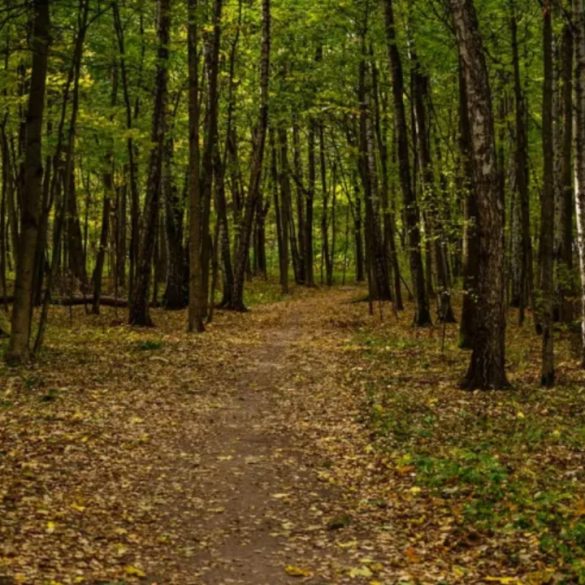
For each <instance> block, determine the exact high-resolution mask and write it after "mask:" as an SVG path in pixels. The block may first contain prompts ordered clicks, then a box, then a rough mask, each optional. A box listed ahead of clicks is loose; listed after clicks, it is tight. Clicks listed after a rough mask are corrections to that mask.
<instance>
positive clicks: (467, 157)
mask: <svg viewBox="0 0 585 585" xmlns="http://www.w3.org/2000/svg"><path fill="white" fill-rule="evenodd" d="M467 103H468V97H467V81H466V79H465V72H464V69H463V60H462V59H461V58H459V156H460V165H459V166H460V168H459V175H460V176H459V184H460V190H461V192H462V193H463V197H464V200H463V215H464V222H465V223H464V233H463V307H462V310H461V323H460V325H459V347H461V348H462V349H473V346H474V339H475V331H476V322H475V316H476V312H477V279H478V274H479V237H478V234H477V223H478V219H477V214H478V210H477V194H476V191H475V184H474V178H473V145H472V142H471V122H470V120H469V112H468V109H467Z"/></svg>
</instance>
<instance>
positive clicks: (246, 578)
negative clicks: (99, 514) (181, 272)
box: [151, 290, 369, 585]
mask: <svg viewBox="0 0 585 585" xmlns="http://www.w3.org/2000/svg"><path fill="white" fill-rule="evenodd" d="M351 292H353V294H355V291H350V294H348V291H347V290H346V291H338V292H337V293H335V294H333V295H331V294H330V295H328V296H327V297H326V298H323V296H322V295H320V294H319V293H313V294H312V295H311V296H306V297H304V298H302V299H300V300H295V301H289V302H284V303H278V304H275V305H271V306H262V307H258V308H256V309H255V310H254V311H253V312H252V313H250V314H248V315H246V319H248V327H247V335H248V336H249V338H250V339H253V340H254V341H253V343H250V344H245V345H244V346H243V347H239V348H234V349H235V350H236V351H237V353H236V355H237V358H236V365H235V366H234V367H233V368H231V369H224V370H223V371H221V372H219V373H218V378H216V380H215V381H216V383H220V385H221V386H222V387H223V388H224V389H227V392H226V393H224V394H223V398H222V403H221V406H220V407H219V408H218V409H217V410H216V414H215V415H214V416H213V417H212V418H210V419H208V424H209V426H208V429H207V432H206V433H205V440H204V444H202V445H198V452H199V453H200V460H199V465H198V468H197V473H196V475H195V477H194V481H193V490H194V491H195V492H197V493H199V494H200V496H201V498H203V499H204V505H205V507H204V509H203V510H198V511H197V514H196V517H193V516H192V515H190V514H185V515H184V516H183V519H182V524H181V528H180V531H181V532H182V534H183V535H184V538H185V539H187V540H191V541H192V542H193V548H192V549H191V550H190V553H191V554H190V555H189V558H186V559H182V560H180V562H179V563H177V565H178V569H179V571H180V573H182V574H183V575H185V574H187V573H189V574H190V575H191V576H190V577H189V579H191V580H189V581H188V583H193V584H194V585H195V583H201V584H202V585H203V584H205V585H207V584H209V585H212V584H214V585H215V584H223V583H225V584H249V585H279V584H285V583H291V582H298V581H299V579H301V580H303V581H305V582H311V583H323V584H324V583H333V582H336V583H337V582H343V578H342V573H343V565H344V560H348V561H349V560H350V559H349V556H350V555H347V554H345V553H344V549H343V548H341V547H339V546H338V545H337V541H338V537H339V536H340V531H343V529H345V528H347V526H346V524H347V525H349V523H350V522H351V520H350V515H351V510H350V511H347V510H345V509H344V505H345V504H346V502H345V501H344V499H343V497H342V495H341V494H340V489H339V488H338V487H336V486H335V485H333V484H332V483H331V482H329V481H327V473H326V467H327V466H328V465H330V462H328V461H327V454H326V453H325V452H324V451H322V450H321V449H320V447H319V440H320V439H323V438H326V439H328V438H330V437H329V436H327V435H326V432H325V431H326V429H327V426H328V423H331V420H334V421H335V419H336V418H337V417H339V416H341V417H351V416H353V414H355V413H352V412H349V413H348V412H345V413H343V412H339V411H338V412H337V413H336V415H334V414H333V412H326V411H323V410H322V411H321V413H320V414H321V415H325V417H326V419H325V418H322V419H320V420H316V419H315V418H314V417H315V416H316V414H315V410H314V409H315V408H318V409H323V406H324V405H323V404H322V403H321V402H320V399H321V398H322V395H321V393H322V392H324V391H325V392H335V386H336V385H339V384H340V383H342V380H343V376H344V370H347V367H348V364H344V363H343V362H342V359H341V358H342V354H341V353H340V346H341V345H343V344H344V343H346V342H347V341H348V339H349V338H350V336H351V335H352V334H353V332H352V331H351V330H350V331H348V329H347V327H346V328H344V327H341V328H340V327H339V322H337V321H336V317H338V316H339V315H338V314H339V311H340V310H343V309H345V310H347V308H346V307H343V305H347V303H348V302H349V300H350V298H351ZM348 326H349V327H351V323H349V324H348ZM345 373H347V371H345ZM315 401H317V402H318V404H316V403H315ZM330 406H331V407H332V408H333V407H334V403H332V404H331V405H330ZM325 408H327V407H325ZM346 422H347V423H349V424H351V422H352V421H351V420H349V418H348V420H347V421H346ZM320 435H321V436H320ZM176 504H177V511H179V507H180V502H177V503H176ZM362 537H363V535H362ZM344 557H348V558H346V559H344ZM155 572H156V570H155ZM186 578H187V577H180V578H179V581H177V582H185V583H187V581H181V580H180V579H186ZM349 581H351V582H352V583H355V582H356V578H355V577H353V578H351V579H350V580H348V582H349ZM151 582H155V583H166V582H167V581H165V574H164V573H161V574H159V575H157V576H156V577H155V578H154V579H152V581H151ZM364 582H366V581H364ZM367 582H369V581H367Z"/></svg>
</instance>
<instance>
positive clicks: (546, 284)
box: [538, 0, 555, 387]
mask: <svg viewBox="0 0 585 585" xmlns="http://www.w3.org/2000/svg"><path fill="white" fill-rule="evenodd" d="M543 18H544V22H543V52H544V55H543V56H544V81H543V98H542V151H543V157H544V158H543V161H544V173H543V188H542V193H541V201H540V210H541V211H540V247H539V260H540V295H539V297H540V298H539V305H540V306H539V307H538V309H539V311H538V312H539V315H540V319H539V322H540V327H541V328H542V370H541V378H540V381H541V384H542V386H546V387H551V386H553V385H554V381H555V369H554V347H553V329H552V327H553V294H554V281H553V279H554V266H553V248H554V216H555V200H554V197H555V191H554V128H553V75H554V71H553V30H552V3H551V0H545V1H544V12H543Z"/></svg>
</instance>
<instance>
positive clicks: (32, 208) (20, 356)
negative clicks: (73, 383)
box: [6, 0, 51, 364]
mask: <svg viewBox="0 0 585 585" xmlns="http://www.w3.org/2000/svg"><path fill="white" fill-rule="evenodd" d="M50 27H51V22H50V15H49V1H48V0H33V2H32V11H31V30H32V32H31V40H30V43H31V50H32V71H31V79H30V88H29V97H28V108H27V116H26V126H25V146H24V154H25V159H24V163H23V167H22V195H23V200H22V212H21V228H20V239H19V241H18V254H17V259H16V280H15V285H14V291H15V294H14V307H13V309H12V321H11V325H12V330H11V333H10V342H9V345H8V350H7V352H6V361H7V362H9V363H11V364H18V363H22V362H25V361H27V360H28V358H29V349H30V348H29V341H30V334H31V322H32V303H33V293H34V291H33V279H34V269H35V257H36V249H37V240H38V235H39V222H40V219H41V218H40V212H41V188H42V180H43V160H42V133H43V114H44V111H45V93H46V84H47V67H48V56H49V44H50V41H51V33H50Z"/></svg>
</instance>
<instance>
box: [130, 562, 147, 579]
mask: <svg viewBox="0 0 585 585" xmlns="http://www.w3.org/2000/svg"><path fill="white" fill-rule="evenodd" d="M126 575H130V576H131V577H146V573H145V572H144V571H143V570H142V569H141V568H140V567H135V566H133V565H128V566H127V567H126Z"/></svg>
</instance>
